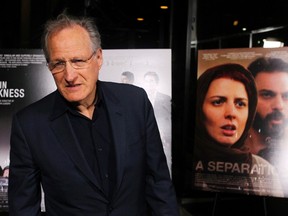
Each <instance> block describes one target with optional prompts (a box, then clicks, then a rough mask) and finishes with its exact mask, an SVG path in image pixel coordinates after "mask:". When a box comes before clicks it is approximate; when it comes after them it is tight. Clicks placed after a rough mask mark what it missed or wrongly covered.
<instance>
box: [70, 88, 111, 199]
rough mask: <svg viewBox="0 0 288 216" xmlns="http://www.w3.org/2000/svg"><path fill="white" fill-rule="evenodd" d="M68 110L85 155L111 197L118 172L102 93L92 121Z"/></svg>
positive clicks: (71, 109) (106, 192) (105, 191)
mask: <svg viewBox="0 0 288 216" xmlns="http://www.w3.org/2000/svg"><path fill="white" fill-rule="evenodd" d="M68 110H69V111H68V114H69V118H70V121H71V123H72V127H73V129H74V132H75V135H76V138H77V140H78V142H79V144H80V146H81V148H82V151H83V154H84V156H85V158H86V160H87V162H88V164H89V166H90V168H91V170H92V171H93V172H94V173H95V176H96V177H97V179H98V181H99V182H100V183H102V187H103V190H104V193H105V194H106V195H107V196H108V197H111V195H112V192H113V186H114V185H115V179H116V176H115V173H116V172H115V171H113V170H115V163H116V162H115V156H114V148H113V144H112V141H113V140H112V136H111V127H110V124H109V121H108V115H107V109H106V106H105V103H104V100H103V98H102V97H101V93H99V94H98V101H97V103H96V105H95V110H94V113H93V118H92V120H91V119H89V118H87V117H86V116H84V115H82V114H81V113H79V112H78V111H76V110H74V109H73V108H72V107H68Z"/></svg>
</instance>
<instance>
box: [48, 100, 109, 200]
mask: <svg viewBox="0 0 288 216" xmlns="http://www.w3.org/2000/svg"><path fill="white" fill-rule="evenodd" d="M55 103H63V100H62V101H61V102H60V100H59V97H58V98H56V102H55ZM54 107H57V106H54ZM60 107H61V106H60ZM51 128H52V130H53V131H54V133H55V135H56V136H57V138H58V140H59V141H60V144H61V146H62V147H63V149H64V150H65V152H66V153H67V154H68V156H69V157H70V158H71V160H72V161H73V163H74V164H75V166H76V167H77V168H78V169H79V171H80V172H82V174H83V175H84V176H86V177H87V178H88V179H89V180H90V181H91V182H92V184H93V185H95V186H96V188H97V189H98V190H99V191H102V193H103V190H102V188H101V186H100V184H99V182H98V180H97V178H96V176H95V174H94V173H93V172H92V170H91V169H90V167H89V165H88V163H87V161H86V159H85V156H84V154H83V152H82V149H81V147H80V145H79V143H78V141H77V139H76V137H75V134H74V132H73V129H72V125H71V123H70V121H69V117H68V115H67V114H66V113H65V112H64V113H63V111H61V110H57V109H54V112H53V114H52V116H51ZM103 196H105V195H104V193H103ZM103 196H101V197H102V199H103V200H106V199H105V198H104V197H103Z"/></svg>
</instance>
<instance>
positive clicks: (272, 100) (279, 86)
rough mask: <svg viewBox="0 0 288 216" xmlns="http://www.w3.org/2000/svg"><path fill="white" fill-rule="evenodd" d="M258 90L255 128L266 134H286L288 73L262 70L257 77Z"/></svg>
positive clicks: (275, 136) (270, 135) (274, 135)
mask: <svg viewBox="0 0 288 216" xmlns="http://www.w3.org/2000/svg"><path fill="white" fill-rule="evenodd" d="M255 82H256V85H257V91H258V105H257V113H256V118H255V121H254V128H255V129H257V130H259V129H260V130H261V133H263V134H264V135H265V136H269V137H271V138H280V137H282V136H283V135H284V133H285V129H286V127H287V118H288V73H286V72H281V71H279V72H273V73H267V72H261V73H259V74H257V76H256V77H255Z"/></svg>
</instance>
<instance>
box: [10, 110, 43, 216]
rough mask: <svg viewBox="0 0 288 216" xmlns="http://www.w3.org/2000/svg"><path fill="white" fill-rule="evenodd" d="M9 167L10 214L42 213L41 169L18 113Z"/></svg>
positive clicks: (20, 215)
mask: <svg viewBox="0 0 288 216" xmlns="http://www.w3.org/2000/svg"><path fill="white" fill-rule="evenodd" d="M26 126H27V124H26ZM9 169H10V170H9V186H8V187H9V188H8V205H9V215H11V216H18V215H19V216H36V215H37V216H38V215H41V208H40V203H41V187H40V171H39V169H38V168H37V167H36V166H35V164H34V162H33V157H32V154H31V152H30V149H29V146H28V143H27V140H26V138H25V134H24V133H23V130H22V128H21V124H20V122H19V120H18V118H17V116H16V115H15V116H14V117H13V120H12V129H11V139H10V167H9Z"/></svg>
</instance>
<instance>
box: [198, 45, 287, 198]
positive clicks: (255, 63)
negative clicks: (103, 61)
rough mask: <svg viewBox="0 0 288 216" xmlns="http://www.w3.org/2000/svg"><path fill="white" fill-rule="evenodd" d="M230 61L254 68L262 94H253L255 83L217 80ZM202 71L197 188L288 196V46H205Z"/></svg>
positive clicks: (200, 62) (200, 57) (200, 53)
mask: <svg viewBox="0 0 288 216" xmlns="http://www.w3.org/2000/svg"><path fill="white" fill-rule="evenodd" d="M225 64H230V66H229V68H230V69H229V71H228V72H230V73H233V70H236V69H233V68H235V65H234V64H237V65H240V66H242V67H244V68H245V69H247V70H249V72H250V73H251V74H252V77H253V79H251V80H252V81H254V82H255V84H256V90H257V94H255V95H251V96H250V97H249V96H248V93H247V92H248V91H250V90H249V89H250V88H251V86H252V84H251V83H249V84H248V85H247V83H246V84H243V81H239V80H237V78H232V79H234V80H232V79H231V78H227V77H226V79H225V78H223V77H222V79H221V78H219V77H218V78H215V76H217V73H218V75H219V73H220V70H219V68H225V67H223V65H225ZM221 65H222V66H221ZM231 65H232V66H231ZM233 65H234V66H233ZM236 67H237V66H236ZM215 68H216V69H217V68H218V69H217V70H216V69H215ZM222 70H223V69H222ZM225 70H228V69H227V67H226V69H225ZM197 71H198V72H197V89H198V90H197V109H196V110H197V111H196V115H197V116H198V117H196V119H197V120H196V121H197V122H196V124H198V123H199V124H198V125H196V128H197V129H196V131H195V140H194V143H193V145H194V152H193V156H194V157H193V188H194V189H197V190H203V191H211V192H223V193H238V194H247V195H256V196H257V195H259V196H271V197H288V193H287V191H288V157H287V155H288V131H287V130H288V124H287V120H288V47H282V48H240V49H215V50H199V51H198V68H197ZM211 71H214V72H213V75H211V74H212V72H211ZM271 71H272V72H271ZM234 73H236V72H234ZM209 74H210V75H209ZM207 77H209V78H207ZM200 78H201V79H200ZM200 80H201V81H200ZM215 80H217V81H215ZM223 80H224V81H223ZM241 82H242V83H241ZM244 82H245V81H244ZM246 82H248V81H246ZM227 83H233V85H228V84H227ZM200 85H201V88H200ZM199 89H201V92H200V90H199ZM254 89H255V88H254ZM250 92H251V91H250ZM253 98H254V99H253ZM249 100H250V101H249ZM255 100H256V101H257V105H256V114H255V117H254V116H252V115H251V114H249V109H251V110H252V108H251V107H249V102H250V104H252V101H255ZM255 104H256V103H255ZM251 106H252V105H251ZM231 107H232V108H231ZM245 107H246V108H245ZM254 107H255V106H254ZM240 109H243V110H245V109H246V110H247V112H242V111H239V110H240ZM216 110H217V112H216ZM251 112H252V111H251ZM211 113H213V114H211ZM243 113H244V114H243ZM249 118H252V119H253V120H252V124H250V125H248V126H249V128H248V130H244V129H243V128H245V127H248V126H247V125H246V124H248V123H247V122H248V121H249ZM241 127H242V129H241ZM196 133H197V134H196ZM236 135H237V136H238V137H236V138H235V141H234V142H232V141H230V140H229V141H227V140H228V138H229V139H230V138H231V137H233V136H236ZM223 137H224V138H223ZM240 139H242V140H241V142H240ZM238 141H239V142H238ZM236 143H237V144H236ZM234 144H235V145H234Z"/></svg>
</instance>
